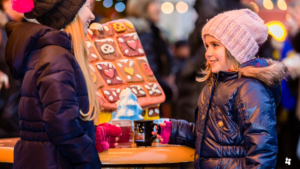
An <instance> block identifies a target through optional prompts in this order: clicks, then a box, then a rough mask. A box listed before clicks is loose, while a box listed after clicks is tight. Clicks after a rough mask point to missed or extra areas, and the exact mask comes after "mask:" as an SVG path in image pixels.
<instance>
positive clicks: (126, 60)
mask: <svg viewBox="0 0 300 169" xmlns="http://www.w3.org/2000/svg"><path fill="white" fill-rule="evenodd" d="M120 62H123V63H127V62H128V59H123V60H120Z"/></svg>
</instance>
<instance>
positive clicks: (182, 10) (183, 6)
mask: <svg viewBox="0 0 300 169" xmlns="http://www.w3.org/2000/svg"><path fill="white" fill-rule="evenodd" d="M176 10H177V11H178V12H179V13H186V12H187V11H188V10H189V6H188V4H187V3H185V2H178V3H177V4H176Z"/></svg>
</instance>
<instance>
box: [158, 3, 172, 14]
mask: <svg viewBox="0 0 300 169" xmlns="http://www.w3.org/2000/svg"><path fill="white" fill-rule="evenodd" d="M161 10H162V12H163V13H165V14H170V13H172V12H173V11H174V5H173V4H172V3H171V2H164V3H163V4H162V5H161Z"/></svg>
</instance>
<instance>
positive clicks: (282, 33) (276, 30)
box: [266, 21, 287, 42]
mask: <svg viewBox="0 0 300 169" xmlns="http://www.w3.org/2000/svg"><path fill="white" fill-rule="evenodd" d="M266 25H267V27H268V29H269V34H270V35H272V36H273V38H274V39H275V40H277V41H278V42H283V41H284V40H285V38H286V36H287V31H286V28H285V26H284V25H283V23H281V22H279V21H270V22H268V23H266Z"/></svg>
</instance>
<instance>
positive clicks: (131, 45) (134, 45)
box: [127, 40, 137, 50]
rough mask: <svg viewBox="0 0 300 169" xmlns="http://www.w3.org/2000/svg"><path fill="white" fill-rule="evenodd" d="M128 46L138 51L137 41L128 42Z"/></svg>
mask: <svg viewBox="0 0 300 169" xmlns="http://www.w3.org/2000/svg"><path fill="white" fill-rule="evenodd" d="M127 45H128V46H129V47H130V48H131V49H133V50H135V49H136V46H137V43H136V41H134V40H130V41H127Z"/></svg>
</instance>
